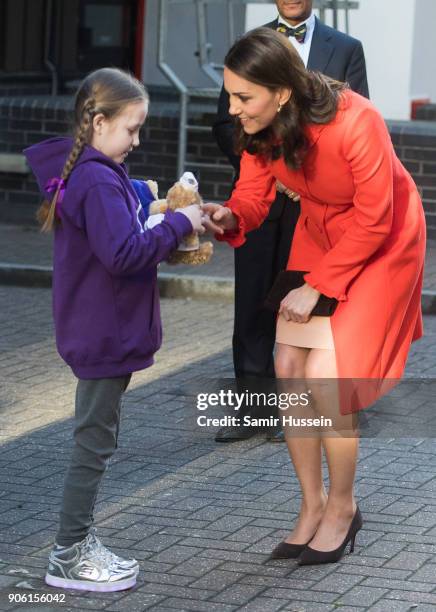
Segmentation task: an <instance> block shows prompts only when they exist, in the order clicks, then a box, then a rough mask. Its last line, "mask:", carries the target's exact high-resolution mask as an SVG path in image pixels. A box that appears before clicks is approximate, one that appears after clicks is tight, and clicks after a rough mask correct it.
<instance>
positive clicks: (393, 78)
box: [350, 0, 419, 119]
mask: <svg viewBox="0 0 436 612" xmlns="http://www.w3.org/2000/svg"><path fill="white" fill-rule="evenodd" d="M416 1H417V0H382V1H381V0H360V5H359V9H357V10H353V11H350V34H351V35H352V36H355V37H356V38H359V39H360V40H361V41H362V43H363V48H364V51H365V56H366V64H367V72H368V83H369V91H370V96H371V99H372V101H373V102H374V104H375V105H376V106H377V107H378V108H379V109H380V111H381V112H382V114H383V116H384V117H385V118H387V119H409V118H410V94H411V90H410V86H411V75H412V55H413V36H414V20H415V4H416ZM418 1H419V0H418Z"/></svg>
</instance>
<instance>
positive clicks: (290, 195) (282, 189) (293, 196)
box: [276, 181, 300, 202]
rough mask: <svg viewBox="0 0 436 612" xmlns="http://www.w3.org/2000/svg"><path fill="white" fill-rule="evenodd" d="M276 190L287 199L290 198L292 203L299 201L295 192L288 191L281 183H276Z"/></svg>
mask: <svg viewBox="0 0 436 612" xmlns="http://www.w3.org/2000/svg"><path fill="white" fill-rule="evenodd" d="M276 189H277V191H280V193H284V194H286V195H287V196H288V198H290V199H291V200H293V201H294V202H299V201H300V196H299V195H298V193H297V192H296V191H292V189H288V187H286V186H285V185H283V183H281V182H280V181H276Z"/></svg>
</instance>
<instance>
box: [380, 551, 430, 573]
mask: <svg viewBox="0 0 436 612" xmlns="http://www.w3.org/2000/svg"><path fill="white" fill-rule="evenodd" d="M429 559H430V555H426V554H424V553H413V552H410V551H407V552H401V553H399V554H398V555H395V557H393V558H392V559H390V560H389V561H387V563H386V564H385V565H386V567H396V568H398V569H410V570H417V569H419V568H420V567H421V566H422V565H424V563H426V562H427V561H428V560H429Z"/></svg>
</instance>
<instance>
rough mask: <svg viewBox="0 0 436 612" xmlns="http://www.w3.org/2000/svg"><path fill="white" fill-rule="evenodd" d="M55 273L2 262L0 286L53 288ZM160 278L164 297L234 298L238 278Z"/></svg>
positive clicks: (48, 268) (164, 274)
mask: <svg viewBox="0 0 436 612" xmlns="http://www.w3.org/2000/svg"><path fill="white" fill-rule="evenodd" d="M52 275H53V268H52V267H51V266H37V265H27V264H14V263H5V262H0V285H15V286H19V287H35V288H36V287H39V288H49V287H51V284H52ZM158 281H159V292H160V295H161V297H167V298H193V299H202V298H215V299H219V300H220V301H225V302H231V301H232V300H233V291H234V281H233V279H232V278H230V277H222V276H217V277H215V276H206V275H196V274H172V273H169V272H160V273H159V274H158Z"/></svg>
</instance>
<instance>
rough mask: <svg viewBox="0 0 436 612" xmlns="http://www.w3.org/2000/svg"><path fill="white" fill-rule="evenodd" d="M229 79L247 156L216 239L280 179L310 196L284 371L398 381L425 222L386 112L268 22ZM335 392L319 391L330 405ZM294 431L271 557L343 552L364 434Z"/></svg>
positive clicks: (283, 316)
mask: <svg viewBox="0 0 436 612" xmlns="http://www.w3.org/2000/svg"><path fill="white" fill-rule="evenodd" d="M224 86H225V88H226V90H227V91H228V93H229V95H230V114H231V115H233V116H234V117H235V120H236V125H237V134H238V140H237V148H238V149H239V152H240V153H242V161H241V173H240V178H239V181H238V182H237V184H236V187H235V189H234V191H233V193H232V196H231V198H230V200H229V201H228V202H227V203H226V206H225V207H220V206H218V205H214V204H208V205H206V208H207V210H208V212H209V214H210V215H211V222H210V227H211V228H212V229H214V230H215V231H216V232H217V237H218V239H221V240H226V241H227V242H229V244H231V245H232V246H234V247H237V246H239V245H241V244H242V243H243V242H244V239H245V234H246V232H249V231H250V230H253V229H255V228H257V227H258V226H259V225H260V224H261V223H262V221H263V219H264V218H265V216H266V214H267V211H268V207H269V206H270V204H271V202H272V201H273V199H274V196H275V190H276V182H277V181H279V182H280V183H281V184H282V185H284V186H285V188H286V189H288V190H289V191H290V192H291V193H292V192H297V193H298V194H300V197H301V216H300V219H299V222H298V224H297V228H296V232H295V235H294V239H293V244H292V248H291V253H290V256H289V262H288V266H287V268H288V269H289V270H301V271H306V272H307V274H306V275H305V277H304V278H305V281H306V282H305V284H304V285H303V286H301V287H299V288H297V289H293V290H292V291H290V292H289V293H288V295H287V296H286V297H285V298H284V299H283V300H282V302H281V306H280V311H279V316H278V321H277V334H276V355H275V369H276V376H277V378H279V379H291V378H306V379H307V378H308V379H321V378H323V379H324V378H326V379H349V378H354V379H368V378H369V379H379V380H383V379H395V378H400V377H401V376H402V374H403V370H404V367H405V363H406V359H407V354H408V351H409V348H410V345H411V342H412V341H413V340H416V339H418V338H420V337H421V335H422V317H421V289H422V277H423V265H424V255H425V220H424V213H423V209H422V204H421V201H420V198H419V195H418V192H417V189H416V186H415V184H414V182H413V180H412V178H411V177H410V175H409V174H408V173H407V171H406V170H405V169H404V167H403V166H402V165H401V163H400V161H399V160H398V158H397V157H396V155H395V152H394V150H393V147H392V143H391V139H390V136H389V133H388V131H387V129H386V126H385V124H384V121H383V119H382V117H381V116H380V114H379V113H378V111H377V110H376V109H375V108H374V106H373V105H372V104H371V103H370V102H369V101H368V100H366V99H365V98H362V97H361V96H359V95H358V94H355V93H353V92H352V91H350V90H349V89H347V88H346V86H345V85H344V84H342V83H338V82H335V81H332V80H331V79H328V78H327V77H324V76H322V75H320V74H315V73H310V72H308V71H306V69H305V68H304V65H303V63H302V62H301V60H300V58H299V56H298V54H297V53H296V52H295V50H294V49H293V48H292V46H291V45H290V44H289V42H288V41H287V39H286V38H285V37H284V36H282V35H280V34H277V33H276V32H273V31H272V30H270V29H265V28H259V29H257V30H253V31H252V32H250V33H248V34H246V35H245V36H244V37H243V38H241V39H240V40H239V41H237V42H236V43H235V44H234V46H233V47H232V48H231V50H230V51H229V53H228V54H227V57H226V59H225V69H224ZM320 294H324V295H326V296H328V297H333V298H336V299H337V300H338V307H337V309H336V311H335V312H334V314H333V316H332V317H331V318H328V317H311V312H312V310H313V308H314V307H315V305H316V303H317V301H318V299H319V296H320ZM331 397H332V396H331V394H330V399H328V398H327V401H326V396H325V395H324V398H323V397H321V396H320V397H319V398H316V399H317V402H318V403H319V404H320V405H321V404H322V403H323V402H324V404H325V406H324V407H323V409H325V410H326V411H328V410H329V406H328V402H329V401H330V402H331ZM341 406H342V404H341ZM330 408H331V407H330ZM286 441H287V444H288V449H289V452H290V455H291V458H292V461H293V463H294V466H295V470H296V474H297V477H298V479H299V481H300V484H301V487H302V494H303V495H302V503H301V509H300V515H299V518H298V521H297V523H296V525H295V528H294V529H293V531H292V532H291V533H290V535H289V536H288V537H287V538H286V540H285V541H284V542H282V543H280V544H279V546H278V547H277V548H276V549H275V551H273V557H275V558H280V557H282V558H283V557H287V558H289V557H295V558H296V557H299V562H300V564H303V565H304V564H314V563H326V562H334V561H337V560H338V559H339V558H340V557H341V556H342V554H343V552H344V550H345V547H346V545H347V543H348V542H351V549H352V548H353V546H354V538H355V535H356V533H357V531H358V530H359V529H360V527H361V525H362V519H361V515H360V512H359V509H358V507H357V505H356V502H355V499H354V494H353V485H354V476H355V469H356V461H357V451H358V440H357V436H352V437H344V436H337V435H336V436H334V435H333V436H332V435H325V436H323V435H321V438H314V437H306V438H295V437H292V436H289V437H288V436H287V437H286ZM322 449H323V450H324V452H325V455H326V459H327V464H328V469H329V481H330V483H329V491H328V495H327V494H326V491H325V489H324V485H323V480H322V472H321V457H322ZM309 543H310V546H309Z"/></svg>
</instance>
